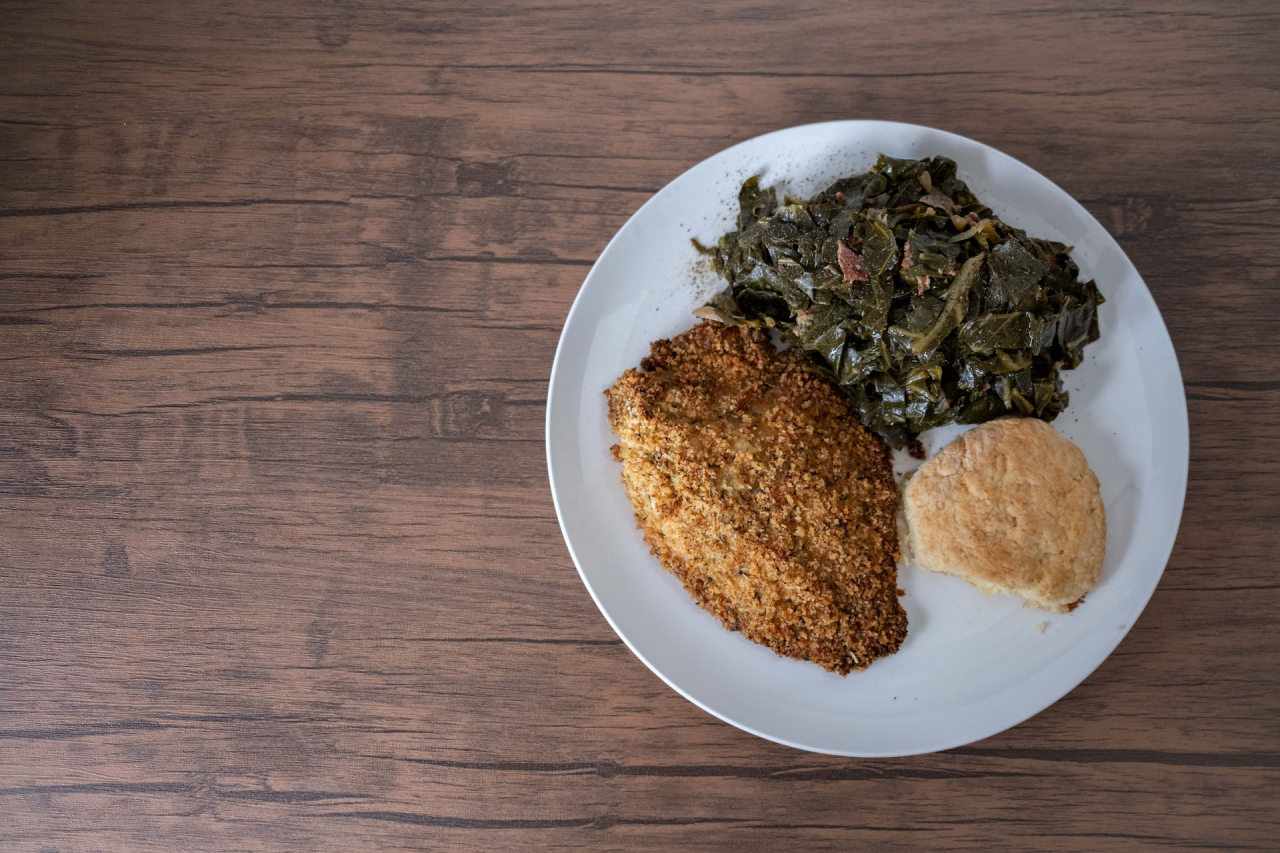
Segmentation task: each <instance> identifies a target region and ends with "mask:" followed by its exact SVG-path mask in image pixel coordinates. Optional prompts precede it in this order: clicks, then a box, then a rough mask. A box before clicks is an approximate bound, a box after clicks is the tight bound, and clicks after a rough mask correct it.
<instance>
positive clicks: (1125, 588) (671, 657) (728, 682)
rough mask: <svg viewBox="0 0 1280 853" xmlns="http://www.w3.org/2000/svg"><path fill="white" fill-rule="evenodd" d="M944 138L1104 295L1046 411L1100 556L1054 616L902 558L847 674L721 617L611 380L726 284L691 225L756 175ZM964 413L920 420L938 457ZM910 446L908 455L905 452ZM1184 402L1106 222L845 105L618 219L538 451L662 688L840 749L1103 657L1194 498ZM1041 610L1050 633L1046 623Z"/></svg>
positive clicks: (1006, 709)
mask: <svg viewBox="0 0 1280 853" xmlns="http://www.w3.org/2000/svg"><path fill="white" fill-rule="evenodd" d="M880 151H883V152H885V153H887V154H890V155H892V156H895V157H912V158H915V157H926V156H930V155H936V154H941V155H945V156H947V157H950V158H952V159H953V160H955V161H956V163H957V164H958V165H959V169H960V177H961V178H962V179H963V180H964V181H965V182H967V183H968V185H969V188H970V189H971V190H972V191H973V192H974V193H975V194H976V195H977V196H978V198H980V199H982V201H984V202H985V203H987V204H989V205H990V206H991V207H992V208H993V209H994V210H995V211H996V213H997V214H998V215H999V216H1000V217H1001V218H1002V219H1004V220H1005V221H1006V222H1009V223H1010V224H1012V225H1016V226H1018V227H1020V228H1024V229H1026V231H1027V232H1028V233H1030V234H1032V235H1034V236H1038V237H1046V238H1052V239H1056V240H1061V241H1063V242H1065V243H1068V244H1070V245H1073V246H1075V250H1074V252H1073V257H1074V258H1075V260H1076V262H1077V263H1078V264H1079V265H1080V270H1081V274H1082V277H1085V278H1094V279H1097V282H1098V286H1099V288H1101V290H1102V292H1103V294H1104V295H1105V296H1106V299H1107V301H1106V304H1105V305H1103V306H1102V308H1101V312H1100V324H1101V329H1102V340H1100V341H1098V342H1097V343H1094V344H1092V345H1090V346H1089V348H1088V349H1087V350H1086V356H1085V363H1084V364H1083V365H1081V367H1080V368H1079V369H1078V370H1075V371H1070V372H1067V373H1066V374H1065V381H1066V385H1067V388H1068V390H1070V392H1071V402H1070V405H1069V406H1068V408H1067V410H1066V412H1065V413H1063V414H1062V415H1060V416H1059V417H1058V419H1057V421H1055V422H1054V425H1055V426H1056V427H1057V428H1058V430H1059V431H1060V432H1062V433H1063V434H1064V435H1066V436H1067V437H1068V438H1070V439H1071V440H1072V441H1074V442H1076V444H1078V445H1079V446H1080V447H1081V449H1082V450H1084V452H1085V455H1086V456H1087V457H1088V459H1089V463H1090V465H1091V466H1092V467H1093V470H1094V471H1096V472H1097V474H1098V478H1099V479H1100V480H1101V482H1102V497H1103V501H1104V502H1105V504H1106V509H1107V526H1108V533H1107V560H1106V565H1105V567H1104V568H1103V571H1102V578H1101V581H1100V582H1099V584H1098V588H1097V589H1096V590H1094V591H1093V592H1092V593H1090V594H1089V596H1088V599H1087V600H1086V601H1085V603H1084V604H1083V605H1081V606H1080V607H1079V608H1078V609H1077V610H1076V611H1075V612H1074V613H1071V614H1069V615H1065V616H1053V615H1051V614H1048V613H1045V612H1043V611H1040V610H1034V609H1031V608H1024V607H1022V606H1021V601H1020V600H1019V599H1015V598H1012V597H1008V596H990V597H986V596H983V595H982V594H980V593H979V592H978V591H977V590H976V589H974V588H973V587H971V586H969V585H968V584H966V583H964V582H963V581H960V580H957V579H955V578H950V577H946V576H943V575H935V574H931V573H927V572H922V571H920V570H919V569H917V568H915V567H914V566H912V565H910V564H907V565H903V566H902V567H900V568H899V586H901V587H903V588H904V589H905V590H906V591H907V594H906V596H905V597H904V598H903V599H902V602H903V605H904V606H905V607H906V610H907V617H908V620H909V626H908V634H907V639H906V641H905V642H904V643H903V645H902V648H901V650H900V651H899V652H898V653H897V654H896V655H893V656H892V657H889V658H885V659H883V660H880V661H877V662H876V663H874V664H872V666H871V667H870V668H869V669H868V670H867V671H865V672H855V673H852V674H851V675H849V676H848V677H847V678H841V677H840V676H838V675H834V674H832V673H829V672H826V671H824V670H822V669H819V668H818V667H816V666H814V665H813V664H809V663H803V662H800V661H793V660H787V659H784V658H780V657H778V656H777V655H775V654H774V653H773V652H772V651H770V650H769V649H767V648H764V647H763V646H758V645H756V644H754V643H751V642H750V641H748V640H746V639H745V638H743V637H742V635H740V634H737V633H733V632H730V631H727V630H725V629H724V628H722V627H721V626H720V623H719V622H717V621H716V620H715V619H714V618H713V617H712V616H710V615H709V614H707V613H705V612H704V611H702V610H700V609H699V608H698V607H697V605H695V604H694V603H693V601H692V600H691V599H690V598H689V596H688V595H687V594H686V593H685V591H684V589H683V588H682V587H681V585H680V583H679V581H677V580H676V579H675V578H674V577H673V576H672V575H670V574H668V573H667V572H665V571H663V569H662V568H661V566H659V564H658V561H657V560H656V559H655V558H654V557H653V556H651V555H650V554H649V552H648V550H647V549H646V548H645V546H644V543H643V541H642V539H641V536H640V533H639V531H638V530H636V524H635V519H634V517H633V515H632V512H631V506H630V504H629V503H628V501H627V496H626V493H625V492H624V491H623V487H622V483H621V480H620V466H619V465H618V463H616V462H614V461H613V459H612V458H610V455H609V447H610V445H612V444H613V443H614V437H613V435H612V434H611V433H610V431H609V425H608V422H607V420H606V417H605V401H604V393H603V392H604V390H605V389H606V388H608V387H609V386H610V385H611V384H612V383H613V382H614V380H615V379H617V377H618V376H619V375H621V373H622V372H623V371H624V370H626V369H627V368H628V367H634V366H635V365H636V364H638V363H639V361H640V359H641V357H643V356H644V355H646V354H647V353H648V350H649V343H650V342H651V341H653V340H656V339H658V338H666V337H671V336H672V335H676V334H678V333H680V332H682V331H684V330H685V329H687V328H689V327H690V326H691V325H693V323H694V322H696V321H695V320H694V318H693V317H692V316H690V311H692V310H693V309H694V308H695V307H697V306H698V305H701V304H702V302H703V301H704V299H705V298H706V296H707V295H709V294H710V293H712V292H714V291H716V290H719V289H720V288H721V286H722V283H721V282H720V281H719V280H717V279H716V277H715V276H714V275H713V274H712V273H710V271H709V270H707V269H706V265H705V263H701V264H700V263H699V260H700V258H699V256H698V255H697V253H696V252H695V251H694V249H693V247H692V246H691V245H690V243H689V238H690V237H691V236H694V237H698V238H699V239H701V240H702V241H703V242H706V243H712V242H714V241H715V240H716V239H717V238H718V237H719V236H720V235H721V234H722V233H724V232H725V231H728V230H730V229H731V228H732V227H733V220H734V215H735V214H736V211H737V201H736V199H737V191H738V187H739V185H740V184H741V182H742V181H743V180H744V179H745V178H747V177H748V176H750V175H755V174H761V175H762V176H763V177H762V178H761V182H762V183H763V184H765V185H770V184H778V185H781V186H783V187H785V188H786V189H787V190H788V191H789V192H791V193H792V194H794V195H799V196H805V197H807V196H809V195H811V194H812V193H814V192H816V191H817V190H819V189H821V188H822V187H824V186H826V185H827V184H829V183H830V182H831V181H833V180H835V179H836V178H839V177H842V176H844V175H849V174H852V173H855V172H861V171H864V170H866V169H867V168H869V167H870V166H871V164H872V162H873V161H874V160H875V156H876V153H877V152H880ZM961 431H962V429H961V428H950V429H945V430H934V431H932V432H929V433H926V434H925V435H924V436H923V437H922V438H923V439H924V442H925V446H926V448H927V449H928V451H929V453H930V454H932V453H934V452H936V451H937V450H938V449H940V448H941V447H943V446H944V445H945V444H946V443H947V442H948V441H950V440H951V439H952V438H953V437H955V435H957V434H959V432H961ZM900 456H901V454H900ZM1187 462H1188V437H1187V407H1186V398H1185V396H1184V394H1183V388H1182V377H1181V374H1180V373H1179V371H1178V363H1177V360H1176V358H1175V356H1174V352H1173V344H1172V343H1171V342H1170V340H1169V334H1168V332H1167V331H1166V330H1165V327H1164V322H1163V321H1162V320H1161V318H1160V312H1159V310H1158V309H1157V308H1156V305H1155V302H1154V301H1153V300H1152V298H1151V294H1150V292H1149V291H1148V290H1147V287H1146V285H1145V284H1144V283H1143V281H1142V278H1141V276H1139V275H1138V271H1137V270H1136V269H1134V267H1133V264H1132V263H1131V262H1130V261H1129V259H1128V258H1127V257H1125V254H1124V252H1123V251H1121V249H1120V247H1119V246H1118V245H1117V244H1116V242H1115V240H1113V239H1112V238H1111V236H1110V235H1109V234H1107V232H1106V231H1105V230H1104V229H1103V228H1102V226H1101V225H1100V224H1099V223H1098V221H1097V220H1096V219H1094V218H1093V217H1092V216H1090V215H1089V213H1088V212H1087V211H1086V210H1085V209H1084V208H1083V207H1081V206H1080V205H1079V204H1078V203H1077V202H1075V201H1074V200H1073V199H1072V198H1071V197H1070V196H1068V195H1067V194H1066V193H1065V192H1063V191H1062V190H1061V189H1060V188H1059V187H1057V186H1056V185H1054V184H1053V183H1052V182H1051V181H1049V180H1048V179H1047V178H1045V177H1044V176H1043V175H1041V174H1039V173H1038V172H1036V171H1034V170H1033V169H1031V168H1029V167H1028V166H1025V165H1024V164H1022V163H1020V162H1018V161H1017V160H1014V159H1013V158H1012V157H1009V156H1008V155H1005V154H1002V153H1000V152H999V151H996V150H995V149H993V148H990V147H988V146H986V145H983V144H982V143H980V142H975V141H973V140H971V139H966V138H964V137H962V136H956V135H955V134H952V133H945V132H943V131H940V130H932V129H930V128H925V127H918V126H915V125H906V124H896V123H893V122H878V121H842V122H830V123H826V124H814V125H808V126H804V127H794V128H790V129H788V130H781V131H778V132H776V133H770V134H767V135H765V136H761V137H758V138H756V139H752V140H748V141H747V142H743V143H741V144H740V145H735V146H734V147H732V148H730V149H728V150H727V151H722V152H721V153H719V154H717V155H716V156H714V157H712V158H711V159H709V160H706V161H704V162H702V163H700V164H698V165H697V166H695V167H694V168H692V169H690V170H689V171H688V172H685V173H684V174H683V175H681V176H680V177H679V178H677V179H676V180H674V181H672V182H671V183H670V184H669V185H668V186H667V187H665V188H664V189H663V190H662V191H661V192H659V193H658V194H657V195H655V196H654V197H653V198H652V199H650V200H649V202H648V203H647V204H645V205H644V206H643V207H642V208H640V210H638V211H637V212H636V214H635V215H634V216H633V217H631V219H630V220H628V222H627V223H626V225H624V226H623V227H622V230H620V231H619V232H618V233H617V235H616V236H615V237H614V238H613V240H612V241H611V242H610V243H609V245H608V246H607V247H606V248H605V250H604V252H603V253H601V255H600V259H599V260H598V261H596V263H595V266H593V267H592V269H591V272H590V273H589V274H588V275H587V279H586V281H585V282H584V283H583V285H582V289H581V291H579V293H578V297H577V299H576V300H574V303H573V308H572V309H571V310H570V312H569V318H568V320H567V321H566V322H565V327H564V332H563V334H562V335H561V337H560V345H559V348H558V349H557V351H556V359H555V365H554V366H553V367H552V369H551V386H550V389H549V391H548V401H547V467H548V469H549V471H550V476H551V492H552V495H553V497H554V499H555V505H556V512H557V513H558V515H559V517H560V527H561V529H562V530H563V531H564V538H565V541H566V542H567V543H568V545H569V552H570V553H571V554H572V555H573V560H574V563H576V564H577V567H578V572H579V573H580V574H581V575H582V580H583V582H584V583H585V584H586V585H587V589H588V590H589V591H590V592H591V596H592V598H594V599H595V602H596V604H597V605H598V606H599V608H600V611H601V612H602V613H603V614H604V616H605V618H606V619H608V620H609V624H610V625H612V626H613V629H614V630H615V631H616V632H617V633H618V636H619V637H621V638H622V639H623V641H624V642H625V643H626V644H627V645H628V646H629V647H630V648H631V650H632V651H633V652H635V654H636V656H637V657H639V658H640V659H641V660H642V661H644V663H645V664H646V665H647V666H648V667H649V668H650V669H652V670H653V671H654V672H655V673H657V674H658V676H659V677H661V678H662V680H664V681H665V682H667V684H669V685H671V686H672V687H673V688H675V689H676V690H677V691H679V692H680V693H681V694H682V695H683V696H685V697H686V698H687V699H689V700H690V701H692V702H694V703H695V704H697V705H698V706H699V707H701V708H704V709H705V710H707V711H709V712H711V713H712V714H715V715H716V716H717V717H719V718H720V719H722V720H724V721H726V722H729V723H732V724H733V725H735V726H738V727H739V728H742V729H745V730H746V731H748V732H751V733H753V734H756V735H759V736H760V737H764V738H768V739H770V740H774V741H777V742H778V743H783V744H788V745H790V746H794V747H798V748H800V749H808V750H812V751H814V752H825V753H832V754H836V755H856V756H868V757H872V756H893V755H912V754H917V753H923V752H931V751H934V750H940V749H948V748H951V747H955V746H960V745H962V744H966V743H971V742H973V741H975V740H979V739H981V738H985V737H989V736H990V735H993V734H996V733H997V732H1000V731H1003V730H1004V729H1006V728H1009V727H1010V726H1014V725H1017V724H1018V723H1020V722H1022V721H1023V720H1025V719H1027V718H1028V717H1030V716H1032V715H1033V714H1036V713H1038V712H1039V711H1041V710H1043V709H1044V708H1046V707H1048V706H1049V705H1050V704H1052V703H1053V702H1055V701H1057V700H1058V699H1059V698H1061V697H1062V696H1063V695H1064V694H1066V693H1067V691H1069V690H1071V688H1073V687H1075V686H1076V685H1077V684H1079V683H1080V682H1081V681H1083V680H1084V678H1085V677H1086V676H1088V675H1089V673H1090V672H1092V671H1093V670H1094V669H1095V668H1096V667H1097V666H1098V664H1100V663H1102V661H1103V660H1104V659H1105V658H1106V657H1107V655H1108V654H1110V653H1111V650H1112V649H1114V648H1115V647H1116V645H1117V644H1118V643H1119V642H1120V640H1121V639H1122V638H1123V637H1124V635H1125V634H1126V633H1127V632H1128V630H1129V629H1130V627H1132V626H1133V623H1134V621H1135V620H1136V619H1137V618H1138V614H1140V613H1141V612H1142V608H1143V607H1144V606H1145V605H1146V603H1147V599H1149V598H1150V597H1151V593H1152V591H1153V590H1154V589H1155V586H1156V583H1157V582H1158V581H1159V580H1160V575H1161V573H1162V572H1163V571H1164V566H1165V562H1166V561H1167V560H1168V558H1169V553H1170V551H1171V550H1172V548H1173V541H1174V537H1175V535H1176V534H1177V530H1178V521H1179V519H1180V517H1181V515H1182V502H1183V498H1184V496H1185V494H1186V483H1187ZM1041 623H1047V625H1046V626H1044V631H1043V633H1041V632H1040V631H1038V630H1037V629H1038V627H1040V626H1041Z"/></svg>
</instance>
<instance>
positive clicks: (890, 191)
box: [695, 154, 1103, 447]
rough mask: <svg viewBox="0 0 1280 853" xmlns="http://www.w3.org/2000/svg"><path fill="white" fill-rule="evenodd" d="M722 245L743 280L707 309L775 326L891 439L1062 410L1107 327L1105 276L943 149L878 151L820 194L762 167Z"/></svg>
mask: <svg viewBox="0 0 1280 853" xmlns="http://www.w3.org/2000/svg"><path fill="white" fill-rule="evenodd" d="M738 201H739V208H740V211H739V213H738V222H737V225H738V228H737V230H736V231H733V232H730V233H728V234H725V235H724V236H723V237H721V238H720V240H719V242H718V243H717V244H716V246H715V247H714V248H713V249H706V250H705V251H707V252H708V253H709V254H711V255H712V259H713V262H714V265H715V269H716V271H717V272H719V273H720V274H721V275H723V276H724V277H725V279H726V280H727V281H728V282H729V286H728V287H727V288H726V289H725V290H724V291H723V292H722V293H720V294H718V295H717V296H715V297H714V298H713V299H712V300H711V301H710V302H709V303H708V304H707V305H706V306H704V307H703V308H700V309H699V310H698V311H697V312H695V313H696V314H698V316H701V317H710V318H714V319H718V320H721V321H722V322H725V323H730V324H734V323H747V324H751V325H756V326H765V327H768V328H773V329H777V330H778V331H779V332H780V333H781V335H782V337H783V339H784V340H785V341H786V342H787V343H789V344H790V345H791V346H795V347H801V348H803V349H804V350H806V351H807V352H808V353H809V355H810V361H811V363H812V365H813V367H814V369H815V370H818V371H821V372H823V373H825V374H826V375H828V376H830V377H831V378H832V379H833V380H834V381H835V382H837V383H838V384H839V385H840V387H841V388H843V389H844V391H845V392H846V393H847V394H848V395H849V396H850V397H852V398H853V400H854V401H855V402H856V403H857V405H858V409H859V412H860V414H861V417H862V422H863V424H864V425H866V426H867V427H868V428H869V429H871V430H873V431H874V432H876V433H878V434H879V435H880V436H881V437H883V438H884V440H885V441H886V442H888V443H889V444H890V445H892V446H893V447H903V446H905V445H913V446H915V447H918V444H917V443H916V442H915V441H914V439H915V436H916V435H917V434H918V433H920V432H923V431H924V430H926V429H930V428H932V427H936V426H941V425H943V424H949V423H953V422H958V423H980V422H982V421H987V420H991V419H992V418H997V417H1000V416H1002V415H1007V414H1017V415H1029V416H1035V417H1039V418H1043V419H1045V420H1053V418H1054V417H1056V416H1057V415H1058V413H1059V412H1061V411H1062V410H1063V409H1064V408H1065V407H1066V405H1067V392H1066V391H1064V390H1063V388H1062V380H1061V377H1060V375H1059V370H1060V369H1062V368H1067V369H1070V368H1074V367H1076V366H1077V365H1079V364H1080V360H1081V356H1082V352H1083V350H1084V347H1085V345H1087V344H1089V343H1091V342H1093V341H1095V340H1097V339H1098V311H1097V309H1098V306H1099V305H1100V304H1101V303H1102V302H1103V298H1102V294H1100V293H1099V292H1098V288H1097V286H1096V285H1095V284H1094V282H1093V281H1080V279H1079V269H1078V268H1077V267H1076V265H1075V263H1074V262H1073V261H1072V260H1071V257H1070V255H1069V254H1068V249H1067V247H1066V246H1064V245H1063V244H1061V243H1055V242H1052V241H1049V240H1040V239H1037V238H1035V237H1029V236H1027V234H1026V232H1024V231H1022V230H1020V229H1018V228H1014V227H1012V226H1011V225H1008V224H1006V223H1004V222H1001V221H1000V220H999V219H998V218H996V216H995V215H994V214H993V213H992V212H991V210H990V208H988V207H986V206H985V205H983V204H982V203H981V202H980V201H979V200H978V199H977V198H975V197H974V196H973V194H972V193H971V192H969V190H968V188H967V187H966V186H965V185H964V183H963V182H962V181H961V180H959V178H957V177H956V164H955V163H954V162H952V161H951V160H948V159H946V158H945V157H932V158H929V159H925V160H898V159H895V158H892V157H887V156H885V155H883V154H882V155H880V157H879V159H878V160H877V161H876V164H875V166H873V167H872V169H871V171H869V172H866V173H864V174H861V175H853V176H851V177H847V178H843V179H841V180H839V181H836V182H835V183H834V184H832V185H831V186H829V187H827V188H826V189H825V190H823V191H822V192H820V193H818V194H817V195H815V196H814V197H813V198H811V199H809V200H808V201H804V200H801V199H795V198H784V199H783V201H782V203H781V204H779V203H778V199H777V194H776V192H775V190H774V189H773V188H768V189H765V188H762V187H761V186H760V181H759V178H754V177H753V178H749V179H748V180H747V181H746V182H745V183H744V184H743V185H742V189H741V191H740V192H739V194H738Z"/></svg>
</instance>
